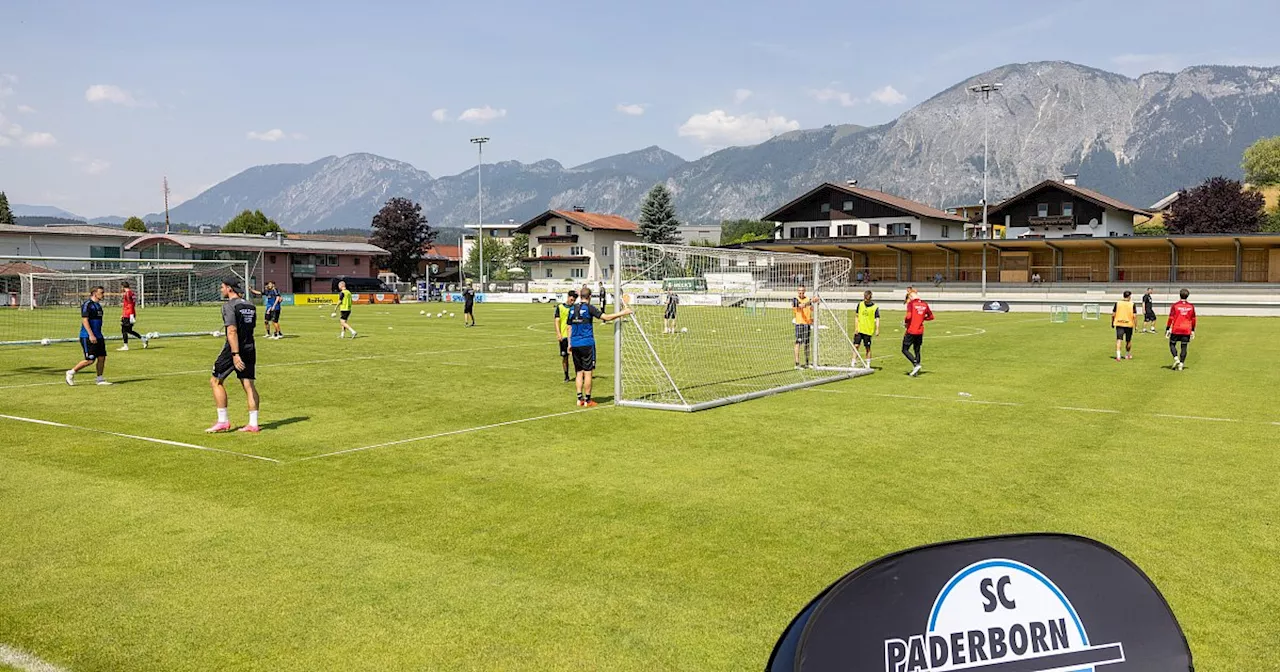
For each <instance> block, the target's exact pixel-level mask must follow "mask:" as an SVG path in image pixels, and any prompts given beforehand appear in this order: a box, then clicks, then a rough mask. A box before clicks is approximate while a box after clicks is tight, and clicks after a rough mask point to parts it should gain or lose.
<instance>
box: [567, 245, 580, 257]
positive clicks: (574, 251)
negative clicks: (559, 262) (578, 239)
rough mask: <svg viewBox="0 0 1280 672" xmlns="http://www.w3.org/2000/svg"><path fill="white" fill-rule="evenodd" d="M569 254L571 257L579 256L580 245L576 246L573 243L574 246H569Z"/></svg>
mask: <svg viewBox="0 0 1280 672" xmlns="http://www.w3.org/2000/svg"><path fill="white" fill-rule="evenodd" d="M569 256H571V257H581V256H582V248H581V247H579V246H577V245H575V246H573V247H571V248H569Z"/></svg>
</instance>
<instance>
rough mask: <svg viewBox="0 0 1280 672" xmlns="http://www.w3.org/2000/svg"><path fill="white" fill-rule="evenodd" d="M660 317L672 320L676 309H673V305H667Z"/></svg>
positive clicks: (674, 317)
mask: <svg viewBox="0 0 1280 672" xmlns="http://www.w3.org/2000/svg"><path fill="white" fill-rule="evenodd" d="M662 319H664V320H674V319H676V309H675V307H674V306H668V307H667V309H666V310H664V311H662Z"/></svg>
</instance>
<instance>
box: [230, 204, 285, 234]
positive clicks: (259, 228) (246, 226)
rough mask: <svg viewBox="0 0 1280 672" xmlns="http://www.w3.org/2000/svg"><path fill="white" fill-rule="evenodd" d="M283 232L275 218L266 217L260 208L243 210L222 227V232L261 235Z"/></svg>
mask: <svg viewBox="0 0 1280 672" xmlns="http://www.w3.org/2000/svg"><path fill="white" fill-rule="evenodd" d="M277 231H281V232H283V231H284V229H282V228H280V225H279V224H276V220H274V219H267V216H266V215H264V214H262V211H261V210H245V211H244V212H242V213H240V214H238V215H236V216H235V217H233V218H232V219H231V221H229V222H227V224H226V226H223V227H222V232H223V233H249V234H252V235H255V236H261V235H263V234H266V233H275V232H277Z"/></svg>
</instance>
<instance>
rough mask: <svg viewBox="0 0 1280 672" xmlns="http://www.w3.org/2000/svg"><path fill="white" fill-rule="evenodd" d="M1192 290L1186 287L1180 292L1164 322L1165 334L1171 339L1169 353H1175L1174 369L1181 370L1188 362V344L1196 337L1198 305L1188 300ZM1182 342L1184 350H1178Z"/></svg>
mask: <svg viewBox="0 0 1280 672" xmlns="http://www.w3.org/2000/svg"><path fill="white" fill-rule="evenodd" d="M1188 296H1191V292H1190V291H1188V290H1186V289H1184V290H1182V291H1180V292H1178V298H1179V299H1180V300H1179V301H1178V302H1177V303H1175V304H1173V305H1172V306H1169V319H1168V321H1166V322H1165V323H1164V335H1165V337H1167V338H1168V339H1169V354H1171V355H1173V366H1172V367H1170V368H1172V369H1173V370H1174V371H1181V370H1182V367H1183V365H1185V364H1186V363H1187V345H1188V344H1190V343H1191V339H1193V338H1195V337H1196V307H1195V306H1193V305H1191V302H1190V301H1187V297H1188ZM1179 343H1181V344H1182V352H1181V354H1179V352H1178V344H1179Z"/></svg>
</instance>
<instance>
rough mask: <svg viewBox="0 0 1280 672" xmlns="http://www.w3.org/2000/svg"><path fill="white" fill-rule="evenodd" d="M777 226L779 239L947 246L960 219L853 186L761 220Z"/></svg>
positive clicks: (824, 191) (830, 188)
mask: <svg viewBox="0 0 1280 672" xmlns="http://www.w3.org/2000/svg"><path fill="white" fill-rule="evenodd" d="M762 219H763V220H764V221H766V222H776V223H778V224H781V228H780V230H779V232H778V234H777V237H778V238H779V239H789V240H790V239H794V240H809V239H814V240H821V239H834V238H848V239H886V238H887V239H891V240H895V241H911V240H949V239H953V238H954V239H961V238H963V237H964V224H965V219H964V217H961V216H959V215H954V214H951V213H949V212H944V211H942V210H939V209H937V208H933V207H930V206H927V205H925V204H923V203H917V202H915V201H912V200H908V199H905V198H901V197H899V196H894V195H893V194H886V193H884V192H882V191H876V190H874V189H864V188H862V187H858V186H855V185H852V184H845V185H841V184H833V183H830V182H827V183H825V184H821V185H819V186H817V187H815V188H814V189H811V190H810V191H809V192H808V193H805V194H804V195H802V196H800V197H799V198H797V199H795V200H793V201H791V202H790V203H787V204H786V205H784V206H782V207H781V208H778V209H777V210H774V211H773V212H771V213H769V214H767V215H765V216H764V217H763V218H762Z"/></svg>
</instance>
